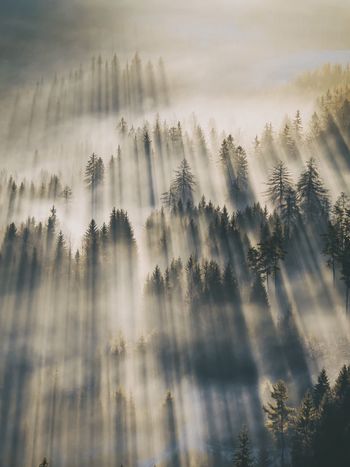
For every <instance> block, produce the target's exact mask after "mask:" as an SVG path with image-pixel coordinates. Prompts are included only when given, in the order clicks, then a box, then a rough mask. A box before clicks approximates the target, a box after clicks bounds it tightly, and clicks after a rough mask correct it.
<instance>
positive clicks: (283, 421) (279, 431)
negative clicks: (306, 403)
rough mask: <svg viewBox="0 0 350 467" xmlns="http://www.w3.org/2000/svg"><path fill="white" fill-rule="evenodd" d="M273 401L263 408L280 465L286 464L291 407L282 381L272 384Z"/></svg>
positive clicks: (282, 466)
mask: <svg viewBox="0 0 350 467" xmlns="http://www.w3.org/2000/svg"><path fill="white" fill-rule="evenodd" d="M271 398H272V399H273V401H274V402H273V403H268V405H266V406H264V407H263V409H264V411H265V413H266V415H267V419H268V423H267V426H268V428H269V429H270V431H271V432H272V433H273V435H274V436H275V438H276V440H277V444H278V447H279V449H280V465H281V467H284V466H285V465H286V449H287V433H288V430H289V426H290V421H291V413H292V409H291V408H290V407H289V406H288V405H287V401H288V392H287V387H286V385H285V383H284V382H283V381H278V382H277V383H276V384H274V385H273V387H272V391H271Z"/></svg>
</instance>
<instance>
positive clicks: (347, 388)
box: [334, 365, 350, 399]
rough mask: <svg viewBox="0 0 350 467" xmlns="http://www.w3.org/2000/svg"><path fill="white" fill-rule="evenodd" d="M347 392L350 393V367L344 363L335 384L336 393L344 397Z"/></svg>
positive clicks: (339, 396)
mask: <svg viewBox="0 0 350 467" xmlns="http://www.w3.org/2000/svg"><path fill="white" fill-rule="evenodd" d="M346 394H348V395H349V394H350V367H349V366H346V365H343V367H342V368H341V370H340V372H339V375H338V377H337V379H336V381H335V385H334V395H335V397H336V398H338V399H342V398H343V397H344V396H345V395H346Z"/></svg>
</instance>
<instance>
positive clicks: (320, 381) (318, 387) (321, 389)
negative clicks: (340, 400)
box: [313, 368, 331, 409]
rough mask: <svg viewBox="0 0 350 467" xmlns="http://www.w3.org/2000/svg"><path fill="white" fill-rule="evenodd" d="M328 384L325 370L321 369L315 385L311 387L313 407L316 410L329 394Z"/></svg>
mask: <svg viewBox="0 0 350 467" xmlns="http://www.w3.org/2000/svg"><path fill="white" fill-rule="evenodd" d="M330 390H331V388H330V384H329V380H328V376H327V372H326V370H325V369H324V368H323V369H322V370H321V372H320V374H319V375H318V378H317V383H316V384H315V386H314V387H313V399H314V405H315V407H316V408H317V409H319V408H320V407H321V406H322V402H323V400H324V398H325V396H326V395H327V394H329V393H330Z"/></svg>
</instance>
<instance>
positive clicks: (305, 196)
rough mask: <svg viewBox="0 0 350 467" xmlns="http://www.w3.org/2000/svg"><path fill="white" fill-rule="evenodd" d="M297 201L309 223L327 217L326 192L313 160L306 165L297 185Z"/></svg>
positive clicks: (327, 202)
mask: <svg viewBox="0 0 350 467" xmlns="http://www.w3.org/2000/svg"><path fill="white" fill-rule="evenodd" d="M297 199H298V203H299V206H300V210H301V212H302V214H303V215H304V216H305V219H307V220H308V221H309V222H310V221H311V222H312V221H317V220H320V219H322V218H323V219H324V218H325V217H327V215H328V209H329V201H328V192H327V190H326V188H325V187H324V185H323V182H322V180H321V177H320V175H319V173H318V168H317V165H316V162H315V159H313V158H311V159H309V160H308V161H307V163H306V168H305V170H304V171H303V172H302V174H301V175H300V178H299V181H298V184H297Z"/></svg>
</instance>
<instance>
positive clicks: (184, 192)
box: [162, 159, 196, 207]
mask: <svg viewBox="0 0 350 467" xmlns="http://www.w3.org/2000/svg"><path fill="white" fill-rule="evenodd" d="M195 185H196V183H195V179H194V176H193V174H192V172H191V168H190V166H189V164H188V162H187V160H186V159H183V160H182V161H181V164H180V166H179V168H178V169H177V170H176V171H175V177H174V179H173V181H172V182H171V185H170V189H169V191H168V192H167V193H164V194H163V197H162V198H163V202H164V204H165V205H166V206H168V207H177V206H178V205H179V203H181V205H182V207H186V206H192V204H193V192H194V187H195Z"/></svg>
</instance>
